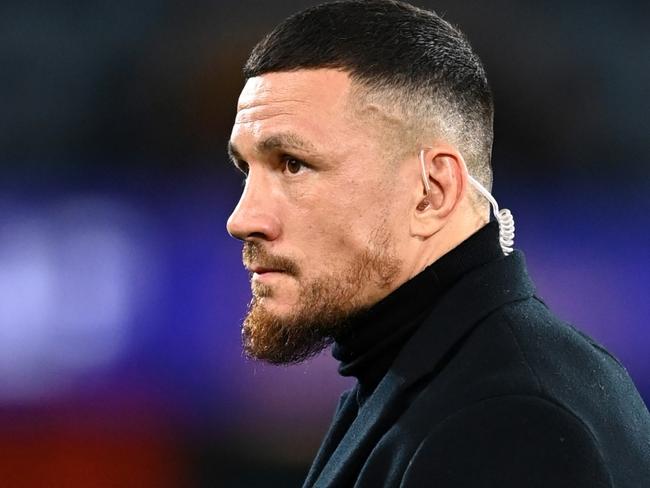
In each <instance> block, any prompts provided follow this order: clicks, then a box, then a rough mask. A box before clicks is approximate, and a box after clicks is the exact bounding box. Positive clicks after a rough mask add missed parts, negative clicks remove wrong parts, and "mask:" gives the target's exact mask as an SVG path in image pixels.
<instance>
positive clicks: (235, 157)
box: [228, 132, 316, 163]
mask: <svg viewBox="0 0 650 488" xmlns="http://www.w3.org/2000/svg"><path fill="white" fill-rule="evenodd" d="M255 149H256V150H257V152H259V153H262V154H265V153H266V154H268V153H270V152H273V151H277V150H278V149H287V150H289V149H297V150H300V151H304V152H308V153H315V152H316V148H315V147H314V145H313V144H311V143H310V142H308V141H306V140H305V139H303V138H302V137H300V136H298V135H297V134H295V133H293V132H280V133H278V134H271V135H269V136H267V137H265V138H264V139H262V140H261V141H259V142H258V143H257V144H255ZM228 155H229V156H230V159H231V160H232V161H233V162H234V163H237V162H238V161H244V157H243V156H242V155H241V152H240V151H239V150H238V149H237V146H235V145H234V144H233V143H232V141H228Z"/></svg>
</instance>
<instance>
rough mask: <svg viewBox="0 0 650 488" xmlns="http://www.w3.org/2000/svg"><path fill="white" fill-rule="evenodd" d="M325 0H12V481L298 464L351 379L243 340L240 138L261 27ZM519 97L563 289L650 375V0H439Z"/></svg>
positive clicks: (0, 146)
mask: <svg viewBox="0 0 650 488" xmlns="http://www.w3.org/2000/svg"><path fill="white" fill-rule="evenodd" d="M315 3H316V2H305V1H291V0H284V1H273V2H256V1H249V0H240V1H219V2H217V1H215V0H213V1H210V2H207V1H194V2H170V1H153V0H139V1H138V0H130V1H128V2H127V1H123V0H114V1H112V2H98V1H94V0H84V1H78V0H72V1H68V2H65V3H60V4H57V3H56V2H33V1H30V0H21V1H17V0H4V1H3V2H2V3H0V165H1V168H2V171H1V173H0V480H2V481H0V485H1V486H2V487H11V488H14V487H44V486H47V487H117V486H119V487H139V488H147V487H152V488H165V487H208V486H210V487H214V486H232V487H257V486H299V485H300V483H301V481H302V479H303V477H304V475H305V474H306V470H307V467H308V465H309V463H310V461H311V459H312V457H313V455H314V453H315V451H316V449H317V447H318V444H319V442H320V439H321V437H322V435H323V433H324V431H325V429H326V427H327V425H328V423H329V420H330V418H331V415H332V413H333V410H334V407H335V404H336V400H337V398H338V396H339V394H340V392H341V391H343V390H344V389H346V388H347V387H348V386H350V384H351V383H350V382H349V380H347V379H344V378H340V377H339V376H338V375H337V373H336V364H335V362H334V361H333V360H332V359H331V357H330V356H329V353H328V352H327V353H324V354H323V355H322V356H320V357H318V358H316V359H314V360H313V361H311V362H309V363H305V364H303V365H300V366H295V367H289V368H282V367H266V366H264V365H262V364H258V363H254V362H250V361H248V360H246V359H245V358H243V357H242V354H241V351H240V343H239V323H240V321H241V318H242V316H243V315H244V312H245V307H246V303H247V301H248V299H249V285H248V279H247V275H246V273H244V271H243V269H242V267H241V264H240V263H241V261H240V245H239V244H238V243H237V242H236V241H234V240H232V239H231V238H229V237H228V235H227V233H226V231H225V221H226V219H227V217H228V215H229V213H230V212H231V210H232V209H233V208H234V206H235V204H236V202H237V199H238V196H239V192H240V190H241V179H240V177H239V176H238V174H237V173H236V172H235V171H234V170H233V169H232V168H231V166H230V165H229V163H228V162H227V158H226V155H225V145H226V141H227V139H228V136H229V132H230V128H231V124H232V121H233V117H234V113H235V105H236V100H237V96H238V93H239V90H240V89H241V87H242V85H243V79H242V76H241V71H240V68H241V65H242V63H243V62H244V60H245V58H246V57H247V55H248V53H249V51H250V49H251V48H252V47H253V45H254V44H255V42H256V41H257V40H258V39H259V38H260V37H261V36H262V35H263V34H264V33H265V32H267V31H268V30H269V29H270V28H271V27H272V26H273V25H274V24H275V23H277V22H278V21H280V20H281V19H283V18H284V17H285V16H287V15H288V14H290V13H292V12H294V11H296V10H298V9H300V8H303V7H306V6H308V5H313V4H315ZM416 3H417V4H418V5H421V6H425V7H429V8H434V9H436V10H437V11H438V12H439V13H441V14H444V17H445V18H447V19H448V20H450V21H452V22H453V23H455V24H458V25H460V26H462V28H463V30H464V31H465V32H466V33H467V34H468V36H469V38H470V39H471V41H472V42H473V45H474V46H475V48H476V50H477V51H478V53H479V54H480V55H481V57H482V59H483V60H484V62H485V64H486V67H487V71H488V75H489V78H490V80H491V83H492V86H493V90H494V93H495V98H496V107H497V115H496V141H495V151H494V167H495V188H494V194H495V195H496V197H497V199H498V200H499V202H500V203H501V204H502V205H503V206H506V207H509V208H511V209H512V210H513V213H514V215H515V217H516V219H517V247H519V248H521V249H523V250H524V251H525V253H526V255H527V258H528V263H529V268H530V272H531V274H532V276H533V278H534V279H535V280H536V282H537V284H538V287H539V291H540V295H541V296H542V297H544V298H545V299H546V300H547V302H548V303H549V304H550V305H551V306H552V307H553V308H554V309H555V310H556V311H557V312H558V314H559V315H560V316H561V317H563V318H565V319H566V320H568V321H570V322H572V323H573V324H575V325H576V326H577V327H579V328H581V329H582V330H584V331H586V332H587V333H589V334H590V335H592V336H593V337H594V338H596V339H597V340H598V341H600V342H601V343H603V344H604V345H605V346H606V347H607V348H609V349H610V350H611V351H612V352H613V353H614V354H615V355H617V356H618V357H619V358H620V359H621V361H622V362H623V363H624V364H625V365H626V367H627V368H628V370H629V373H630V375H631V376H632V377H633V379H634V381H635V382H636V384H637V386H638V388H639V390H640V391H641V392H642V394H643V395H644V398H645V400H646V402H648V401H649V400H650V354H649V353H648V350H649V349H650V331H649V330H648V328H647V319H648V316H649V315H650V313H649V312H650V305H649V302H650V300H649V298H648V289H649V288H650V255H649V254H650V251H649V249H650V231H649V227H650V225H649V224H650V221H649V218H648V215H649V214H650V168H649V164H650V146H649V145H648V135H649V134H650V130H649V129H650V117H649V116H648V114H649V113H650V106H649V102H648V100H649V99H650V89H649V87H650V61H649V59H650V56H649V50H650V49H649V48H650V30H649V29H648V23H649V21H650V3H648V2H641V1H624V2H614V1H611V0H610V1H598V0H596V1H593V0H590V1H587V0H584V1H581V0H567V1H564V2H537V1H535V2H533V1H532V0H529V1H522V0H516V1H515V0H496V1H490V2H479V1H467V2H458V1H448V0H441V1H437V2H425V1H419V2H416Z"/></svg>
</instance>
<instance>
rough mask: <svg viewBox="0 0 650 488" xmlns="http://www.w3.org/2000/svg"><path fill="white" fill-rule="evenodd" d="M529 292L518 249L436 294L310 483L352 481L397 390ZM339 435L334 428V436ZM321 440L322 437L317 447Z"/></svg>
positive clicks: (394, 412) (395, 408) (395, 404)
mask: <svg viewBox="0 0 650 488" xmlns="http://www.w3.org/2000/svg"><path fill="white" fill-rule="evenodd" d="M533 293H534V287H533V284H532V282H531V281H530V279H529V278H528V275H527V273H526V268H525V264H524V258H523V255H522V254H521V253H520V252H518V251H516V252H515V253H513V254H512V255H510V256H508V257H504V258H503V259H499V260H497V261H494V262H491V263H488V264H486V265H485V266H482V267H480V268H478V269H476V270H474V271H472V272H470V273H468V274H467V275H465V276H464V277H463V278H462V279H461V280H460V281H459V282H458V283H456V284H455V285H454V286H453V287H452V288H451V289H450V290H449V291H448V292H447V293H446V294H445V295H443V296H442V297H441V298H440V301H439V302H438V304H437V305H436V306H435V307H434V309H433V311H432V312H431V314H430V315H429V316H428V317H427V318H426V319H425V321H424V322H423V324H422V326H421V327H420V328H419V329H418V330H417V331H416V332H415V333H414V334H413V336H412V337H411V338H410V339H409V341H408V342H407V344H406V345H405V346H404V348H403V349H402V351H401V352H400V354H399V355H398V356H397V358H396V360H395V362H394V363H393V365H392V366H391V368H390V369H389V371H388V373H387V374H386V376H384V378H383V379H382V380H381V382H380V383H379V385H378V386H377V388H376V389H375V391H374V392H373V393H372V395H371V396H370V397H369V398H368V399H367V400H366V402H365V403H364V404H363V406H362V407H361V409H360V410H359V412H358V414H357V416H356V418H355V419H354V421H353V422H352V424H351V425H350V427H349V428H348V430H347V432H346V433H345V435H343V438H342V439H341V441H340V442H339V444H338V446H337V447H336V449H334V451H333V452H332V455H331V456H330V458H329V460H327V462H326V464H325V466H324V467H323V469H322V471H321V473H320V475H319V476H318V478H317V479H316V481H315V483H314V485H313V486H315V487H329V486H348V485H350V486H351V485H353V484H354V482H353V480H354V479H355V477H356V475H357V474H358V469H359V467H360V466H363V463H364V462H365V459H366V458H367V456H368V455H369V453H370V451H371V450H372V448H373V447H374V446H375V445H376V444H377V441H378V440H379V438H380V437H381V436H382V435H383V434H384V433H385V432H386V429H387V428H388V427H389V426H390V425H391V424H392V422H393V421H394V420H395V418H396V417H397V416H398V415H399V414H400V413H401V410H400V407H399V400H400V399H401V393H402V392H403V391H404V390H405V389H407V388H408V387H409V386H410V385H412V384H413V383H415V382H416V381H417V380H418V379H419V378H421V377H423V376H424V375H427V374H429V373H431V372H434V371H435V370H436V369H437V368H439V367H440V366H442V365H443V361H442V360H443V358H444V357H445V356H446V354H447V352H448V351H449V350H450V349H451V348H452V347H453V346H454V344H456V343H457V342H458V341H459V340H460V339H461V338H463V337H464V336H465V335H466V334H467V333H469V332H470V331H471V329H472V328H473V327H474V326H475V325H476V324H477V323H478V322H479V321H480V320H481V319H482V318H484V317H485V316H487V315H488V314H489V313H491V312H492V311H494V310H495V309H497V308H499V307H501V306H503V305H505V304H506V303H510V302H513V301H517V300H523V299H526V298H529V297H531V296H532V295H533ZM350 401H355V399H354V398H353V395H348V397H347V402H350ZM348 421H349V420H348ZM334 429H335V426H333V428H332V430H334ZM339 430H340V429H339ZM330 432H331V431H330ZM340 434H341V433H340V432H338V436H340ZM330 437H331V435H328V441H329V446H328V449H327V451H328V452H331V449H332V443H333V441H334V439H331V438H330ZM326 444H328V442H327V441H326V443H324V445H323V448H321V451H323V450H324V448H325V446H326ZM323 454H325V453H323ZM319 457H325V456H324V455H323V456H321V453H320V451H319ZM320 461H321V462H320V463H315V464H321V463H322V462H323V459H321V460H320ZM315 476H316V473H315V472H314V473H313V472H312V471H310V475H309V477H308V479H307V482H306V483H305V486H311V484H310V481H311V480H310V478H311V479H313V477H315Z"/></svg>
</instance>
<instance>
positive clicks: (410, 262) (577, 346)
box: [228, 0, 650, 488]
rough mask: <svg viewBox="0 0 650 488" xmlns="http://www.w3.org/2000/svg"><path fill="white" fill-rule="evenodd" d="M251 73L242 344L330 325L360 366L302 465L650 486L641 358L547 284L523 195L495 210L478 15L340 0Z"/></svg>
mask: <svg viewBox="0 0 650 488" xmlns="http://www.w3.org/2000/svg"><path fill="white" fill-rule="evenodd" d="M244 73H245V77H246V80H247V81H246V85H245V87H244V89H243V91H242V93H241V96H240V98H239V104H238V109H237V116H236V120H235V124H234V127H233V131H232V135H231V140H230V144H229V151H230V154H231V157H232V159H233V161H234V163H235V164H236V165H237V167H238V168H239V169H240V170H241V171H242V172H243V173H244V174H245V175H246V180H245V187H244V191H243V194H242V196H241V200H240V202H239V204H238V205H237V208H236V209H235V211H234V212H233V214H232V215H231V217H230V219H229V221H228V231H229V232H230V233H231V234H232V235H233V236H234V237H236V238H238V239H241V240H242V241H243V242H244V247H243V259H244V264H245V266H246V267H247V269H248V270H249V271H250V272H251V273H252V280H251V282H252V291H253V300H252V302H251V305H250V309H249V312H248V315H247V317H246V319H245V321H244V325H243V341H244V347H245V350H246V352H247V353H248V354H249V355H250V356H252V357H254V358H258V359H262V360H265V361H268V362H271V363H276V364H283V363H285V364H286V363H293V362H299V361H302V360H304V359H306V358H309V357H311V356H313V355H314V354H316V353H318V352H319V351H321V350H322V349H323V348H324V347H325V346H327V345H328V344H330V343H332V342H334V346H333V354H334V356H335V357H336V358H337V359H338V360H339V361H340V362H341V364H340V368H339V371H340V373H341V374H343V375H352V376H355V377H356V378H357V380H358V382H357V384H356V386H355V387H354V388H353V389H352V390H351V391H349V392H346V393H345V394H344V395H343V396H342V398H341V402H340V404H339V407H338V409H337V411H336V414H335V418H334V420H333V423H332V425H331V427H330V429H329V432H328V433H327V436H326V438H325V440H324V441H323V444H322V445H321V448H320V450H319V452H318V454H317V456H316V459H315V461H314V463H313V465H312V467H311V469H310V471H309V474H308V476H307V479H306V481H305V486H318V487H326V486H327V487H332V486H337V487H338V486H355V487H392V486H395V487H396V486H405V487H417V486H436V487H466V486H481V487H486V486H489V487H522V486H526V487H530V486H539V487H542V486H543V487H548V486H567V487H590V488H593V487H629V488H632V487H634V488H639V487H642V486H650V415H649V414H648V411H647V409H646V408H645V406H644V404H643V402H642V400H641V399H640V397H639V395H638V393H637V391H636V389H635V388H634V385H633V384H632V382H631V380H630V378H629V377H628V375H627V374H626V372H625V370H624V369H623V367H622V366H621V365H620V364H619V363H618V362H617V361H616V360H615V359H614V358H612V357H611V356H610V355H609V354H608V353H607V352H606V351H605V350H604V349H602V348H601V347H600V346H598V345H596V344H595V343H594V342H593V341H592V340H591V339H589V338H588V337H586V336H584V335H583V334H581V333H579V332H577V331H576V330H575V329H573V328H571V327H570V326H568V325H566V324H564V323H562V322H561V321H559V320H558V319H556V318H555V317H554V316H553V315H552V314H551V313H550V312H549V310H548V309H547V308H546V307H545V305H544V304H543V303H542V302H541V301H540V300H539V299H538V298H536V297H535V296H534V290H533V285H532V284H531V282H530V280H529V278H528V276H527V273H526V270H525V265H524V259H523V256H522V254H521V253H519V252H518V251H515V252H514V253H511V252H510V251H511V249H510V245H511V237H512V231H513V228H512V221H511V219H509V218H508V215H507V213H506V214H503V213H502V214H497V215H499V222H492V223H490V222H489V215H490V212H489V211H490V206H489V203H488V200H489V199H491V195H489V193H488V192H487V190H486V189H485V188H490V187H491V167H490V155H491V147H492V117H493V104H492V97H491V94H490V89H489V87H488V83H487V80H486V77H485V72H484V69H483V67H482V65H481V62H480V61H479V59H478V57H477V56H476V54H474V52H473V51H472V49H471V48H470V46H469V44H468V42H467V40H466V39H465V38H464V37H463V35H462V34H461V33H460V32H459V31H458V30H457V29H455V28H454V27H452V26H451V25H449V24H448V23H447V22H445V21H444V20H442V19H441V18H440V17H438V16H437V15H436V14H434V13H432V12H428V11H424V10H420V9H417V8H415V7H413V6H410V5H408V4H404V3H399V2H394V1H388V0H371V1H344V2H336V3H331V4H325V5H322V6H319V7H315V8H311V9H308V10H306V11H303V12H301V13H298V14H296V15H294V16H292V17H290V18H288V19H287V20H285V21H284V22H283V23H281V24H280V25H279V26H278V27H276V28H275V29H274V30H273V31H272V32H271V33H270V34H269V35H268V36H267V37H266V38H265V39H263V40H262V41H261V42H260V43H259V44H258V45H257V46H256V47H255V49H254V50H253V52H252V54H251V56H250V58H249V60H248V62H247V63H246V66H245V69H244ZM494 204H495V207H496V202H494ZM495 213H496V211H495ZM500 227H501V228H500ZM500 237H501V240H500Z"/></svg>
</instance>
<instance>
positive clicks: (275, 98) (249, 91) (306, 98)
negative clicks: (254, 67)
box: [237, 69, 351, 111]
mask: <svg viewBox="0 0 650 488" xmlns="http://www.w3.org/2000/svg"><path fill="white" fill-rule="evenodd" d="M350 84H351V82H350V78H349V76H348V74H347V73H345V72H343V71H340V70H334V69H311V70H297V71H288V72H278V73H266V74H263V75H260V76H255V77H253V78H250V79H249V80H248V81H247V82H246V84H245V85H244V88H243V90H242V92H241V94H240V96H239V101H238V104H237V110H238V111H241V110H248V109H252V108H256V107H258V106H261V105H265V104H270V103H280V104H281V103H287V104H292V103H295V104H300V103H307V104H312V105H323V106H331V105H332V104H341V103H343V100H344V99H345V97H346V96H347V94H348V92H349V90H350Z"/></svg>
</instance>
